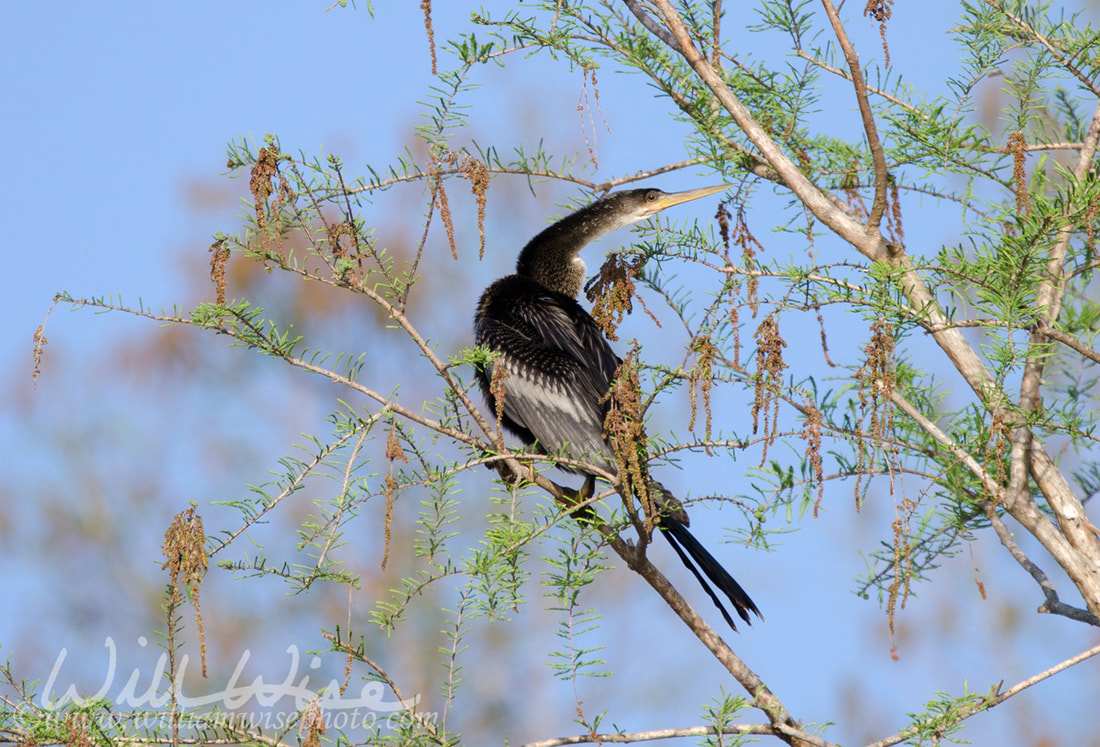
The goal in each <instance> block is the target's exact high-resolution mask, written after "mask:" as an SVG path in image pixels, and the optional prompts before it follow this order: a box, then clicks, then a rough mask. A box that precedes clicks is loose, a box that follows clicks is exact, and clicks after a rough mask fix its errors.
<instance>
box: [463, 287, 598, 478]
mask: <svg viewBox="0 0 1100 747" xmlns="http://www.w3.org/2000/svg"><path fill="white" fill-rule="evenodd" d="M474 333H475V340H476V342H477V344H478V345H481V346H483V347H486V348H488V349H490V350H492V351H493V352H495V353H497V354H498V357H497V359H496V360H495V361H494V362H493V363H492V364H490V365H488V366H486V367H485V370H484V371H482V372H481V374H480V379H481V387H482V391H483V392H484V393H485V396H486V399H488V400H489V405H490V407H492V408H493V410H494V412H495V410H496V406H497V402H496V400H495V398H494V397H493V394H492V392H491V391H489V389H490V382H491V380H492V377H493V373H494V369H495V368H496V367H500V368H501V369H502V370H503V373H504V374H505V378H504V379H503V381H502V382H501V383H502V385H503V387H504V402H503V414H504V419H505V424H506V425H508V426H509V427H510V429H511V430H512V431H514V432H515V433H516V434H517V435H519V436H520V438H522V439H523V440H524V441H526V442H527V443H528V444H531V443H534V442H537V443H538V447H539V448H540V449H541V450H542V451H544V452H546V453H548V454H556V453H557V452H558V451H560V450H562V449H563V448H564V449H565V450H566V451H567V453H568V454H569V455H570V456H571V457H572V458H574V459H578V460H584V461H589V462H591V463H592V464H593V465H594V466H597V467H600V468H601V469H605V470H607V471H609V472H615V471H616V469H617V467H616V462H615V455H614V452H613V451H612V450H611V447H610V446H609V445H608V444H607V443H606V441H605V440H604V437H603V422H604V417H605V416H606V414H607V407H608V405H607V401H606V400H607V391H608V389H609V388H610V386H611V381H612V379H613V378H614V376H615V371H616V369H617V368H618V365H619V359H618V357H616V355H615V353H614V351H612V349H611V346H610V345H609V344H608V343H607V340H606V339H605V338H604V336H603V333H602V332H601V331H600V329H599V327H597V326H596V323H595V322H594V321H593V320H592V318H591V317H590V316H589V315H588V313H587V312H585V311H584V309H583V308H581V306H580V304H578V303H577V302H576V301H574V300H573V299H571V298H569V297H568V296H565V295H563V294H560V293H555V292H554V291H550V290H547V289H546V288H543V287H542V286H541V285H539V284H537V283H535V282H533V281H530V280H527V279H525V278H521V277H518V276H515V275H513V276H510V277H507V278H504V279H503V280H498V281H497V282H496V283H494V284H493V285H491V286H490V287H489V289H488V290H486V291H485V294H484V295H483V296H482V300H481V303H480V304H479V305H478V312H477V317H476V320H475V324H474Z"/></svg>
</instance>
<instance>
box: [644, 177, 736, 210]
mask: <svg viewBox="0 0 1100 747" xmlns="http://www.w3.org/2000/svg"><path fill="white" fill-rule="evenodd" d="M731 186H732V185H730V184H718V185H716V186H714V187H701V188H699V189H689V190H687V191H684V192H669V193H667V194H662V195H661V196H660V197H658V198H657V199H656V200H654V201H653V202H651V203H649V204H648V205H647V206H646V207H647V208H648V209H647V210H646V212H647V213H648V214H649V215H653V214H654V213H659V212H661V211H662V210H664V209H665V208H670V207H672V206H673V205H680V204H682V203H685V202H690V201H691V200H698V199H699V198H700V197H706V196H707V195H712V194H714V193H715V192H721V191H722V190H724V189H728V188H729V187H731Z"/></svg>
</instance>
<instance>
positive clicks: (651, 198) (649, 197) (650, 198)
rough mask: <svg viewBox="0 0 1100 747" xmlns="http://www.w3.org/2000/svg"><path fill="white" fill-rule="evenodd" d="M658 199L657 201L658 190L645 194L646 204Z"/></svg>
mask: <svg viewBox="0 0 1100 747" xmlns="http://www.w3.org/2000/svg"><path fill="white" fill-rule="evenodd" d="M656 199H657V190H655V189H651V190H649V191H648V192H646V193H645V201H646V202H653V201H654V200H656Z"/></svg>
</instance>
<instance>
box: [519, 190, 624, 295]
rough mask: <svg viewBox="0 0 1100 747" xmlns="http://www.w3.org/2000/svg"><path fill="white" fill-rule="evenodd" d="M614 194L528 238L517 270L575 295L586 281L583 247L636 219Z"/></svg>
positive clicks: (524, 275)
mask: <svg viewBox="0 0 1100 747" xmlns="http://www.w3.org/2000/svg"><path fill="white" fill-rule="evenodd" d="M613 198H614V195H613V196H612V197H610V198H604V199H602V200H597V201H596V202H594V203H592V204H591V205H588V206H586V207H583V208H581V209H580V210H578V211H577V212H575V213H572V214H571V215H567V216H566V217H564V218H562V219H561V220H560V221H558V222H557V223H555V224H554V225H552V226H550V227H549V228H546V229H545V230H543V231H542V233H540V234H539V235H537V236H535V238H533V239H531V240H530V241H528V242H527V246H525V247H523V251H521V252H520V253H519V261H517V262H516V274H518V275H521V276H522V277H525V278H530V279H531V280H534V281H535V282H537V283H539V284H540V285H542V286H544V287H546V288H549V289H550V290H553V291H557V292H558V293H564V294H565V295H567V296H569V297H570V298H576V297H577V295H578V294H579V293H580V292H581V287H582V286H583V285H584V275H585V265H584V261H583V260H582V259H581V258H580V256H579V255H580V251H581V249H583V248H584V247H586V246H587V245H588V244H590V243H591V242H593V241H595V240H596V239H598V238H600V237H601V236H603V235H604V234H606V233H610V232H611V231H614V230H615V229H616V228H621V227H622V226H625V225H628V224H630V223H633V222H634V220H633V219H632V217H631V216H630V215H629V214H628V213H626V212H624V211H623V210H622V209H621V208H622V206H621V204H620V203H619V202H618V201H617V200H614V199H613Z"/></svg>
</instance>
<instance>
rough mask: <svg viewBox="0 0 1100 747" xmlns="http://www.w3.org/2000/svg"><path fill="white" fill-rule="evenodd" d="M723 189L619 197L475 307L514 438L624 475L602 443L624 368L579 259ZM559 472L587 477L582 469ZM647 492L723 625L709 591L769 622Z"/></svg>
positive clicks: (564, 224) (561, 225) (491, 384)
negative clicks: (604, 240) (613, 237)
mask: <svg viewBox="0 0 1100 747" xmlns="http://www.w3.org/2000/svg"><path fill="white" fill-rule="evenodd" d="M725 188H726V185H720V186H717V187H705V188H703V189H693V190H688V191H686V192H674V193H665V192H662V191H660V190H658V189H634V190H628V191H623V192H613V193H611V194H610V195H607V196H606V197H604V198H602V199H600V200H597V201H596V202H593V203H592V204H591V205H588V206H586V207H583V208H581V209H580V210H578V211H576V212H575V213H573V214H571V215H568V216H566V217H565V218H563V219H562V220H560V221H558V222H557V223H555V224H553V225H552V226H550V227H549V228H547V229H545V230H544V231H542V232H541V233H540V234H538V235H537V236H535V238H533V239H531V241H529V242H528V243H527V246H525V247H524V248H523V250H522V251H521V252H520V255H519V261H518V262H517V263H516V272H515V274H514V275H509V276H508V277H505V278H501V279H500V280H497V281H496V282H495V283H493V284H492V285H490V286H489V287H488V288H487V289H486V290H485V292H484V293H483V294H482V296H481V301H480V302H479V303H478V306H477V313H476V316H475V319H474V333H475V339H476V342H477V344H478V345H480V346H482V347H484V348H487V349H488V350H490V351H492V352H494V353H496V356H495V357H494V358H493V360H492V361H491V362H490V363H488V364H486V365H485V366H484V367H483V368H482V369H481V370H479V371H478V379H479V383H480V385H481V390H482V392H483V393H484V394H485V398H486V399H487V400H488V403H489V407H490V408H492V410H493V412H494V413H499V417H500V418H501V422H502V423H503V425H504V427H505V428H506V429H507V430H508V431H510V432H512V433H513V434H515V435H516V436H518V437H519V438H520V439H521V440H522V441H523V442H524V443H525V444H527V445H528V446H533V447H534V448H535V449H537V450H538V451H539V452H541V453H543V454H547V455H551V456H557V455H559V454H565V455H567V456H568V457H569V458H570V459H571V460H573V461H575V462H577V461H579V462H582V463H587V464H590V465H592V466H594V467H597V468H599V469H601V470H603V471H604V472H607V473H610V474H612V475H618V474H619V472H620V467H619V461H618V459H617V458H616V455H615V450H614V448H613V447H612V444H611V443H609V441H608V438H607V437H606V436H605V420H606V418H607V414H608V411H609V409H610V407H611V404H610V397H609V391H610V389H611V387H612V384H613V383H614V381H615V376H616V371H617V369H618V367H619V364H620V360H619V357H618V356H617V355H615V352H614V351H613V350H612V349H611V345H610V344H609V343H608V341H607V339H606V338H605V337H604V334H603V332H602V331H601V330H600V327H599V325H598V324H597V323H596V321H595V320H594V319H593V318H592V316H591V315H590V314H589V313H588V312H587V311H585V310H584V309H583V308H582V307H581V305H580V304H579V303H577V296H578V294H579V293H580V290H581V287H582V285H583V284H584V278H585V264H584V261H583V260H581V258H580V251H581V250H582V249H583V248H584V247H585V246H587V245H588V244H589V243H591V242H592V241H594V240H596V239H598V238H599V237H601V236H603V235H604V234H606V233H609V232H611V231H614V230H615V229H618V228H622V227H624V226H628V225H630V224H632V223H637V222H638V221H641V220H645V219H646V218H649V217H650V216H652V215H655V214H657V213H658V212H660V211H661V210H664V209H665V208H668V207H672V206H673V205H679V204H681V203H684V202H687V201H688V200H694V199H697V198H700V197H705V196H707V195H711V194H714V193H715V192H719V191H721V190H723V189H725ZM558 466H560V467H562V469H567V470H569V471H572V472H583V470H582V469H578V468H577V467H575V466H563V465H558ZM589 479H591V474H589ZM589 484H590V483H589ZM646 492H647V493H648V494H649V496H648V497H649V498H650V503H651V505H652V506H653V507H654V508H655V510H656V514H657V515H656V516H655V517H652V518H654V519H655V521H656V524H657V526H658V527H659V528H660V529H661V534H663V535H664V536H665V537H667V538H668V541H669V543H671V545H672V547H673V549H674V550H675V551H676V554H677V555H678V556H679V557H680V559H681V560H682V561H683V563H684V565H685V566H687V567H688V568H689V569H690V570H691V572H692V573H693V574H694V575H695V577H696V578H697V579H698V580H699V583H700V584H702V586H703V588H704V589H705V590H706V592H707V594H708V595H709V596H710V598H711V599H712V600H713V601H714V603H715V605H717V606H718V609H719V610H721V612H722V616H723V617H724V618H725V619H726V622H728V623H729V624H730V626H731V627H732V628H733V629H734V630H736V629H737V626H736V625H734V622H733V619H732V618H731V617H730V615H729V613H728V612H727V611H726V607H725V605H724V604H723V603H722V600H721V598H719V596H718V595H717V594H716V593H715V592H714V590H713V589H712V588H711V584H713V585H714V586H715V587H717V588H718V590H719V591H720V592H721V593H722V594H723V595H724V596H725V597H726V598H727V599H728V600H729V601H730V603H732V604H733V607H734V609H735V610H736V611H737V614H738V615H740V617H741V619H743V620H744V621H745V622H748V623H750V624H751V620H750V619H749V612H750V611H751V612H754V613H756V614H757V615H758V616H760V617H761V619H763V616H762V615H760V610H758V609H757V608H756V605H755V604H754V603H753V601H752V600H751V599H750V598H749V595H748V594H746V593H745V590H744V589H742V588H741V586H740V585H739V584H738V583H737V582H736V581H735V580H734V579H733V577H732V576H730V574H729V573H728V572H727V571H726V569H725V568H723V567H722V564H721V563H719V562H718V561H717V560H716V559H715V558H714V556H713V555H711V554H710V553H709V552H708V551H707V549H706V548H705V547H703V546H702V545H701V544H700V543H699V541H698V540H697V539H695V537H694V536H693V535H692V534H691V532H690V531H688V517H687V513H686V512H685V511H684V509H683V507H682V506H681V505H680V502H679V501H678V500H677V499H676V498H675V497H673V496H672V494H671V493H669V492H668V490H666V489H665V488H664V487H663V486H662V485H661V484H660V483H658V482H656V481H652V480H651V481H649V483H648V490H647V491H646ZM644 503H645V501H643V505H644ZM708 580H709V582H710V583H708Z"/></svg>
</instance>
